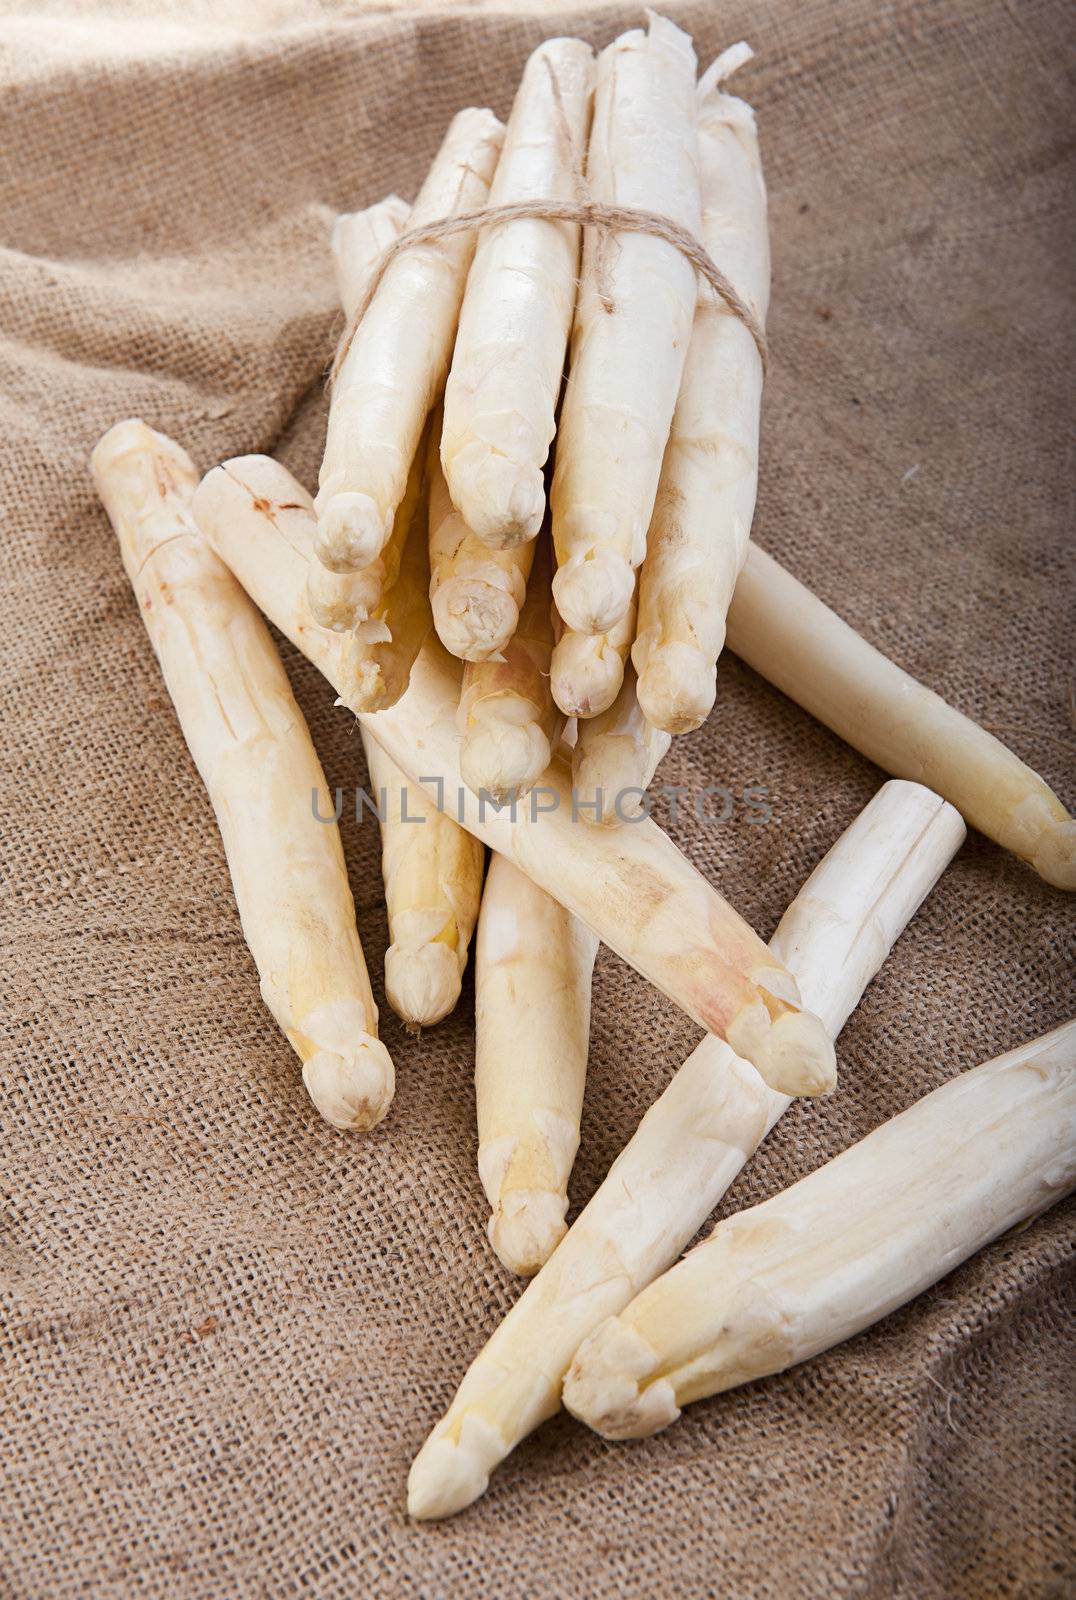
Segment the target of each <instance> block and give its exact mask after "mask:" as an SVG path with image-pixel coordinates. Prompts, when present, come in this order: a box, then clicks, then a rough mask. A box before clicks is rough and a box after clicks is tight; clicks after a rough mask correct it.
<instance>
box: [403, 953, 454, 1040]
mask: <svg viewBox="0 0 1076 1600" xmlns="http://www.w3.org/2000/svg"><path fill="white" fill-rule="evenodd" d="M385 993H386V995H387V996H388V1002H389V1005H390V1006H391V1007H392V1009H393V1011H395V1013H396V1015H397V1016H398V1017H402V1018H403V1020H404V1022H405V1023H406V1024H407V1026H408V1027H409V1028H429V1027H432V1026H433V1024H434V1023H435V1022H441V1021H442V1020H443V1018H445V1017H447V1016H448V1013H449V1012H450V1011H451V1010H452V1008H453V1007H454V1006H455V1004H456V1001H457V1000H458V999H459V997H460V963H459V957H458V956H457V955H456V952H455V951H454V950H453V949H451V948H450V947H449V946H448V945H447V944H444V943H442V942H440V941H435V942H432V943H430V944H424V945H422V946H421V947H420V948H419V949H417V950H401V949H400V948H399V947H398V946H397V945H390V946H389V948H388V950H387V951H386V952H385Z"/></svg>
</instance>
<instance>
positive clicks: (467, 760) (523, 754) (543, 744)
mask: <svg viewBox="0 0 1076 1600" xmlns="http://www.w3.org/2000/svg"><path fill="white" fill-rule="evenodd" d="M551 755H552V752H551V750H550V746H549V739H548V737H547V735H546V734H545V732H544V731H543V730H542V728H540V727H539V725H538V723H536V722H526V723H515V724H513V723H500V724H498V725H496V726H494V727H489V726H486V727H481V726H480V727H477V728H474V729H472V730H471V731H470V732H468V734H467V736H466V738H465V739H464V741H463V747H462V749H461V752H460V771H461V773H462V774H463V781H464V783H465V784H466V785H467V787H468V789H470V791H471V793H472V794H481V792H482V791H483V790H485V792H486V794H488V795H489V796H491V798H492V799H493V800H494V802H495V803H496V804H498V805H500V804H501V803H502V802H503V801H504V800H506V799H507V797H508V796H509V795H512V794H514V795H515V796H516V798H517V799H518V798H519V797H520V796H522V795H524V794H526V792H527V791H528V790H529V789H531V788H533V786H534V785H535V784H536V783H537V782H538V779H539V778H540V777H541V775H542V773H543V772H544V771H545V769H546V767H548V765H549V762H550V758H551Z"/></svg>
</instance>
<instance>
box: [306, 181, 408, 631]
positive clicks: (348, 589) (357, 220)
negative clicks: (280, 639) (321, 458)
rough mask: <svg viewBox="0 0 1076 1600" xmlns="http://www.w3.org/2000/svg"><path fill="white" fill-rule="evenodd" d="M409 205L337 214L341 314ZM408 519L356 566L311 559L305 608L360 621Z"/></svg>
mask: <svg viewBox="0 0 1076 1600" xmlns="http://www.w3.org/2000/svg"><path fill="white" fill-rule="evenodd" d="M410 211H411V208H410V206H408V205H407V203H406V202H405V201H403V200H401V199H400V197H399V195H396V194H390V195H388V196H387V198H386V199H384V200H380V201H378V203H377V205H375V206H370V207H369V208H368V209H367V210H366V211H357V212H351V213H347V214H345V215H343V216H339V217H337V219H336V224H335V226H334V228H333V236H332V252H333V263H334V265H335V267H336V282H337V288H338V290H339V292H340V299H341V302H342V304H343V307H344V313H345V315H346V316H350V315H351V312H352V311H353V309H354V307H355V305H356V303H357V302H358V299H359V296H360V295H361V294H362V292H363V286H364V284H365V282H366V278H367V275H368V274H369V272H370V269H371V267H372V266H373V264H374V262H375V261H377V259H378V257H379V256H380V255H381V253H382V251H383V250H384V249H385V247H386V246H387V245H389V244H391V243H392V241H393V239H395V238H396V237H397V236H398V235H399V234H400V232H401V231H402V230H403V227H404V224H405V223H406V222H407V218H408V216H409V215H410ZM407 525H408V518H407V514H406V512H405V513H404V514H403V515H402V516H401V515H399V514H398V515H397V516H396V518H395V519H394V524H393V537H390V538H389V540H388V541H387V543H386V544H385V547H384V549H383V550H382V551H381V553H380V555H379V556H378V557H377V560H376V561H374V562H373V563H372V564H371V565H370V566H368V567H363V568H362V569H361V570H360V571H358V572H330V570H329V568H328V567H325V566H322V564H321V562H320V561H313V562H311V564H310V576H309V579H308V582H309V586H310V610H311V613H312V615H313V617H314V620H315V622H320V623H321V625H322V627H324V628H334V629H337V630H338V631H339V632H341V633H344V632H346V631H347V630H348V629H350V628H353V627H354V625H355V623H356V622H362V621H365V619H366V618H367V617H368V616H369V615H370V612H371V611H372V610H373V609H374V607H375V606H376V605H377V603H378V601H379V600H380V599H381V593H382V590H383V589H386V588H388V587H390V586H391V585H392V584H393V583H394V582H395V580H396V574H397V572H398V571H399V566H400V553H401V550H402V548H403V536H404V533H405V531H406V528H407ZM397 535H398V536H397Z"/></svg>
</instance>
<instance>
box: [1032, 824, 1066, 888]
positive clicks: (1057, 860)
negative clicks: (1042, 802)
mask: <svg viewBox="0 0 1076 1600" xmlns="http://www.w3.org/2000/svg"><path fill="white" fill-rule="evenodd" d="M1031 865H1032V866H1033V867H1034V868H1035V871H1036V872H1037V873H1039V874H1040V876H1042V877H1043V878H1045V879H1046V882H1047V883H1052V884H1053V886H1054V888H1055V889H1068V890H1070V891H1071V890H1073V889H1076V817H1068V818H1066V820H1065V821H1064V822H1054V823H1053V825H1052V827H1050V829H1049V830H1048V832H1046V833H1045V834H1044V835H1043V837H1042V839H1041V841H1040V843H1039V845H1038V847H1037V849H1036V851H1035V854H1034V855H1033V856H1032V858H1031Z"/></svg>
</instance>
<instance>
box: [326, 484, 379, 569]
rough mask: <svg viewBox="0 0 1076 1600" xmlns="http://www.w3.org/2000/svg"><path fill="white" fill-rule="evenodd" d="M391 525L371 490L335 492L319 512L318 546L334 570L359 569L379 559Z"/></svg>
mask: <svg viewBox="0 0 1076 1600" xmlns="http://www.w3.org/2000/svg"><path fill="white" fill-rule="evenodd" d="M388 531H389V529H387V528H386V526H385V519H384V517H382V515H381V513H380V512H379V511H378V508H377V506H376V504H375V503H374V501H373V500H372V499H371V498H370V496H369V495H368V494H359V493H357V492H356V491H355V490H351V489H349V490H346V491H345V492H343V493H341V494H334V495H333V496H332V497H331V498H330V499H329V501H328V502H327V503H326V504H325V505H324V506H323V507H322V508H321V509H320V510H319V512H318V530H317V535H316V538H315V541H314V549H315V552H316V554H317V557H318V560H319V561H320V562H321V563H322V565H323V566H326V567H328V568H329V571H330V572H358V571H359V570H360V569H361V568H362V567H368V566H369V565H370V563H371V562H372V561H376V560H377V558H378V556H379V555H380V553H381V548H382V546H383V544H384V542H385V538H386V535H387V533H388Z"/></svg>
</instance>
